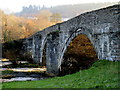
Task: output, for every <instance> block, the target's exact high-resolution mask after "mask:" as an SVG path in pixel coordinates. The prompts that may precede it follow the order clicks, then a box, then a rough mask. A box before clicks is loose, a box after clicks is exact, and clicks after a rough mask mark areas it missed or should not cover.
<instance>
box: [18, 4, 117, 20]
mask: <svg viewBox="0 0 120 90" xmlns="http://www.w3.org/2000/svg"><path fill="white" fill-rule="evenodd" d="M114 4H116V3H115V2H114V3H111V2H109V3H89V4H75V5H60V6H54V7H50V8H46V7H45V6H43V7H40V6H35V5H30V6H29V7H26V6H24V7H23V9H22V11H21V12H18V13H16V15H17V16H31V15H34V14H37V13H38V12H40V11H41V10H49V11H50V12H52V13H60V14H61V16H62V18H72V17H75V16H77V15H79V14H81V13H84V12H87V11H92V10H96V9H100V8H103V7H107V6H111V5H114Z"/></svg>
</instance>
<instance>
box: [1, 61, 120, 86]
mask: <svg viewBox="0 0 120 90" xmlns="http://www.w3.org/2000/svg"><path fill="white" fill-rule="evenodd" d="M118 64H120V62H118V61H117V62H112V61H105V60H100V61H97V62H95V63H94V64H93V65H92V67H91V68H90V69H87V70H81V71H79V72H77V73H75V74H71V75H66V76H63V77H55V78H50V79H45V80H39V81H24V82H7V83H3V88H120V87H119V86H118V83H119V82H118V80H120V78H119V77H118V73H119V71H118V67H119V65H118Z"/></svg>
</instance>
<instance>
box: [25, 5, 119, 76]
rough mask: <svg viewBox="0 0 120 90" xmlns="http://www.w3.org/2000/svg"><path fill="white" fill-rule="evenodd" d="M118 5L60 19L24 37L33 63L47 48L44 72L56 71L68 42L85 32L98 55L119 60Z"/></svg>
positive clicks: (58, 68)
mask: <svg viewBox="0 0 120 90" xmlns="http://www.w3.org/2000/svg"><path fill="white" fill-rule="evenodd" d="M119 12H120V5H114V6H110V7H107V8H102V9H99V10H95V11H91V12H87V13H83V14H81V15H79V16H77V17H75V18H72V19H70V20H68V21H65V22H63V23H58V24H56V25H53V26H51V27H48V28H46V29H44V30H42V31H40V32H37V33H36V34H34V35H33V36H31V37H29V38H27V39H24V40H23V42H24V47H25V48H26V51H27V52H30V53H31V55H32V58H33V60H34V61H35V62H36V63H39V64H41V63H42V56H43V50H44V48H45V49H46V54H45V55H46V67H47V73H50V74H54V75H57V74H58V73H59V70H60V68H61V64H62V60H63V59H62V58H63V55H64V53H65V51H66V48H67V46H68V45H69V44H70V42H71V41H72V40H73V39H74V38H75V37H76V36H78V35H80V34H84V35H86V36H87V37H88V38H89V40H90V41H91V43H92V44H93V46H94V48H95V51H96V53H97V56H98V59H106V60H112V61H118V60H120V21H119V20H120V18H119V17H120V13H119Z"/></svg>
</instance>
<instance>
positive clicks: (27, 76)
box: [2, 72, 50, 82]
mask: <svg viewBox="0 0 120 90" xmlns="http://www.w3.org/2000/svg"><path fill="white" fill-rule="evenodd" d="M47 78H50V77H48V76H46V75H45V74H43V73H34V72H13V73H12V74H6V75H4V77H3V78H2V82H12V81H35V80H42V79H47Z"/></svg>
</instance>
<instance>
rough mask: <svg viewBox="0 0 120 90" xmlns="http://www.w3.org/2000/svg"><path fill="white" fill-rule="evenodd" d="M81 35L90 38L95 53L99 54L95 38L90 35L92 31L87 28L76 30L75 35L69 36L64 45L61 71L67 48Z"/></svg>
mask: <svg viewBox="0 0 120 90" xmlns="http://www.w3.org/2000/svg"><path fill="white" fill-rule="evenodd" d="M79 35H85V36H86V38H88V39H89V40H90V42H91V44H92V46H93V47H94V50H95V52H96V54H97V49H96V47H95V43H94V38H93V37H92V34H91V33H90V30H88V29H85V28H79V29H76V30H74V32H73V33H71V34H70V35H69V37H68V38H67V40H66V42H65V44H64V46H63V48H62V53H61V55H60V58H59V60H60V62H59V66H58V68H60V70H61V64H62V62H63V56H64V54H65V52H66V50H67V47H68V46H69V44H70V43H71V42H72V41H73V40H74V39H75V38H76V37H77V36H79ZM97 56H98V55H97Z"/></svg>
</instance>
